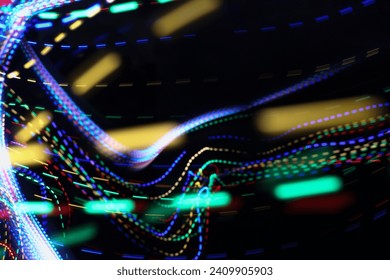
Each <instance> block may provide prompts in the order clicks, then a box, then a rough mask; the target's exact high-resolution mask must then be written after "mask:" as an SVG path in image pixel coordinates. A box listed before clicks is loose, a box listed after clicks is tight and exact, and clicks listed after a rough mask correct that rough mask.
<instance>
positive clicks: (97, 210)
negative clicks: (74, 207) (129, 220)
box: [85, 199, 135, 214]
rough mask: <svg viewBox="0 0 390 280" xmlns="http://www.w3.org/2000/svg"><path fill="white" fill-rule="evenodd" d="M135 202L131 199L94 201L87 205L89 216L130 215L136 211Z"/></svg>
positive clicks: (86, 209)
mask: <svg viewBox="0 0 390 280" xmlns="http://www.w3.org/2000/svg"><path fill="white" fill-rule="evenodd" d="M134 208H135V205H134V202H133V201H131V200H130V199H117V200H94V201H88V202H87V203H85V212H87V213H88V214H108V213H122V214H123V213H130V212H131V211H132V210H134Z"/></svg>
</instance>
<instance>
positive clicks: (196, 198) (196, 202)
mask: <svg viewBox="0 0 390 280" xmlns="http://www.w3.org/2000/svg"><path fill="white" fill-rule="evenodd" d="M231 201H232V198H231V196H230V195H229V194H228V193H226V192H218V193H205V194H201V195H199V194H187V195H185V196H178V197H176V198H175V200H174V202H173V206H174V207H176V208H180V209H181V210H188V209H191V208H193V207H196V208H204V207H223V206H227V205H229V204H230V202H231Z"/></svg>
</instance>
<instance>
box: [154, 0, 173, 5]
mask: <svg viewBox="0 0 390 280" xmlns="http://www.w3.org/2000/svg"><path fill="white" fill-rule="evenodd" d="M172 1H173V0H157V2H158V3H159V4H165V3H169V2H172Z"/></svg>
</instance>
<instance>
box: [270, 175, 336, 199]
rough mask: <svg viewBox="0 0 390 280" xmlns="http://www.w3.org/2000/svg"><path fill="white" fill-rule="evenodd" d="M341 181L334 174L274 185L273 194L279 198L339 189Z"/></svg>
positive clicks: (304, 195)
mask: <svg viewBox="0 0 390 280" xmlns="http://www.w3.org/2000/svg"><path fill="white" fill-rule="evenodd" d="M341 186H342V181H341V180H340V178H338V177H336V176H326V177H321V178H316V179H311V180H304V181H299V182H291V183H283V184H280V185H278V186H276V188H275V190H274V194H275V196H276V198H278V199H280V200H287V199H294V198H300V197H308V196H314V195H320V194H326V193H332V192H337V191H339V190H341Z"/></svg>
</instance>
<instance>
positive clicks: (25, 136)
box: [15, 111, 53, 143]
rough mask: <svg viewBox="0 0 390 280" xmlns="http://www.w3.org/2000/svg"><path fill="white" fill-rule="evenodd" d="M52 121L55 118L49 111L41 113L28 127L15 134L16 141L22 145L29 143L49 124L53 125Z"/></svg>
mask: <svg viewBox="0 0 390 280" xmlns="http://www.w3.org/2000/svg"><path fill="white" fill-rule="evenodd" d="M52 119H53V116H52V114H51V113H50V112H49V111H43V112H40V113H39V114H38V115H37V116H36V117H35V118H34V119H32V120H31V121H30V122H29V123H28V124H27V125H26V127H24V128H22V129H21V130H19V131H18V132H17V133H16V134H15V139H16V140H17V141H19V142H20V143H27V142H28V141H29V140H31V139H32V138H33V137H34V136H35V135H36V134H38V133H39V132H40V131H41V130H42V129H44V128H45V127H46V126H47V125H48V124H49V123H51V121H52Z"/></svg>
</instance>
